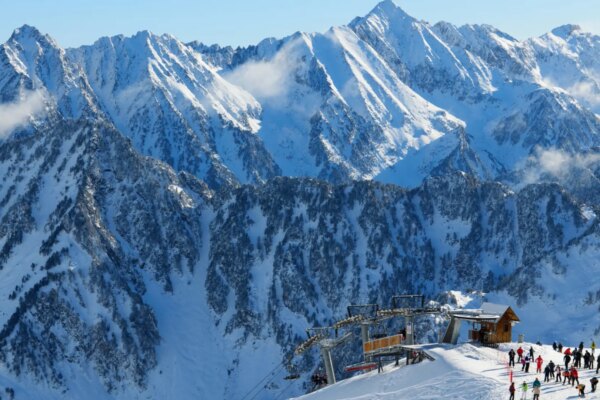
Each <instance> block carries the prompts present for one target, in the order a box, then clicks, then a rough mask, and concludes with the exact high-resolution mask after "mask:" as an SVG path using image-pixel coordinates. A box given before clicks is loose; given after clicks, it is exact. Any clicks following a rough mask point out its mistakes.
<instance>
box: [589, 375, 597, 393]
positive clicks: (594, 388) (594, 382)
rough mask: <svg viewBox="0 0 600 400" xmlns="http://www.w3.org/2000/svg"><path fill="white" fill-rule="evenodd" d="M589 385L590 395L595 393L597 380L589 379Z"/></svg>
mask: <svg viewBox="0 0 600 400" xmlns="http://www.w3.org/2000/svg"><path fill="white" fill-rule="evenodd" d="M590 383H591V384H592V393H594V392H595V391H596V385H598V378H596V377H593V378H592V379H590Z"/></svg>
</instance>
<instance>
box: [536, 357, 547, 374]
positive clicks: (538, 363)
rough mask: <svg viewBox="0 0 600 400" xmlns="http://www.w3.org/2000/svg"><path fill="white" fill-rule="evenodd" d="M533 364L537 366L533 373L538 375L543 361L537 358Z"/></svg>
mask: <svg viewBox="0 0 600 400" xmlns="http://www.w3.org/2000/svg"><path fill="white" fill-rule="evenodd" d="M535 362H536V366H537V368H536V369H535V373H536V374H539V373H541V372H542V363H543V362H544V359H543V358H542V356H538V358H536V360H535ZM548 373H550V372H548Z"/></svg>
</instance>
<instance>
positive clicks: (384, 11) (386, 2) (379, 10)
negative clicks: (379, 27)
mask: <svg viewBox="0 0 600 400" xmlns="http://www.w3.org/2000/svg"><path fill="white" fill-rule="evenodd" d="M373 14H376V15H379V16H382V15H384V16H387V17H391V16H401V17H405V18H406V17H408V18H412V17H411V16H410V15H408V14H407V13H406V12H405V11H404V10H403V9H402V8H401V7H400V6H398V5H397V4H396V3H394V2H393V1H392V0H383V1H382V2H380V3H379V4H377V5H376V6H375V8H373V10H372V11H371V12H370V13H369V15H373Z"/></svg>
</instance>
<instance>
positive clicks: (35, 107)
mask: <svg viewBox="0 0 600 400" xmlns="http://www.w3.org/2000/svg"><path fill="white" fill-rule="evenodd" d="M43 109H44V96H43V95H42V93H41V92H40V91H32V92H25V93H24V94H23V95H22V96H21V98H20V99H18V100H16V101H14V102H12V103H2V104H0V139H2V138H4V137H6V136H8V134H9V133H11V132H12V131H13V130H14V129H15V128H17V127H19V126H22V125H24V124H25V123H27V121H28V120H29V118H30V117H32V116H34V115H36V114H38V113H39V112H41V111H42V110H43Z"/></svg>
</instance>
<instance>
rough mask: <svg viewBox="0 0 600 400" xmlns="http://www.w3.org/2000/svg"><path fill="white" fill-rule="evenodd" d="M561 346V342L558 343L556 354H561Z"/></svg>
mask: <svg viewBox="0 0 600 400" xmlns="http://www.w3.org/2000/svg"><path fill="white" fill-rule="evenodd" d="M562 349H563V345H562V343H561V342H558V352H559V353H562Z"/></svg>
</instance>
